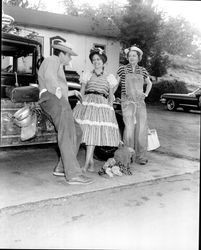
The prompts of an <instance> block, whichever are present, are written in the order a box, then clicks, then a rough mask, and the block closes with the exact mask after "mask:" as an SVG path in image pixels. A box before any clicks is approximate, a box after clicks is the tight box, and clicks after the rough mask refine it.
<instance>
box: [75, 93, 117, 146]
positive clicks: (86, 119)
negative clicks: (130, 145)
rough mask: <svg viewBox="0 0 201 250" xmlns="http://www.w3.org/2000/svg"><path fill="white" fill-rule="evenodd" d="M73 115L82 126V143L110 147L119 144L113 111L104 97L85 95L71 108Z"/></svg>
mask: <svg viewBox="0 0 201 250" xmlns="http://www.w3.org/2000/svg"><path fill="white" fill-rule="evenodd" d="M73 116H74V118H75V120H76V121H77V122H78V123H79V124H80V126H81V128H82V131H83V136H82V143H85V144H86V145H96V146H111V147H112V146H115V147H117V146H118V145H119V141H120V134H119V127H118V124H117V120H116V116H115V111H114V108H113V107H111V106H110V105H109V104H108V100H107V99H106V98H105V97H103V96H101V95H95V94H87V95H85V96H84V97H83V102H82V103H80V102H78V103H77V105H76V106H75V108H74V109H73Z"/></svg>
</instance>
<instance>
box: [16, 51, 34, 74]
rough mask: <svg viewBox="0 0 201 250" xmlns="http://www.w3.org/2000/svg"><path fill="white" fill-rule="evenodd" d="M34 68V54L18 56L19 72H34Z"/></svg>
mask: <svg viewBox="0 0 201 250" xmlns="http://www.w3.org/2000/svg"><path fill="white" fill-rule="evenodd" d="M32 68H33V54H32V53H30V54H28V55H26V56H21V57H18V58H17V73H19V74H20V73H23V74H32Z"/></svg>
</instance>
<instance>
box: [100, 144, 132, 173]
mask: <svg viewBox="0 0 201 250" xmlns="http://www.w3.org/2000/svg"><path fill="white" fill-rule="evenodd" d="M134 157H135V150H134V149H133V148H131V147H127V146H125V145H124V144H123V143H120V145H119V147H118V149H117V150H116V151H115V153H114V157H113V158H109V159H108V160H107V161H106V162H105V164H104V165H103V167H102V168H101V169H100V171H99V172H98V173H99V175H103V174H107V175H109V176H110V177H113V176H114V175H118V176H122V174H125V175H132V172H131V170H130V164H131V163H132V162H133V161H134Z"/></svg>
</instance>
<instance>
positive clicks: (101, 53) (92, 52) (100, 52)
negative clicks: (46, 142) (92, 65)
mask: <svg viewBox="0 0 201 250" xmlns="http://www.w3.org/2000/svg"><path fill="white" fill-rule="evenodd" d="M94 55H99V56H100V57H101V59H102V61H103V63H106V62H107V56H106V54H105V52H104V50H103V49H101V48H92V49H91V50H90V54H89V59H90V60H91V62H92V58H93V56H94Z"/></svg>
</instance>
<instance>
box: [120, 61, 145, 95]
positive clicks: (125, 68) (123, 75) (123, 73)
mask: <svg viewBox="0 0 201 250" xmlns="http://www.w3.org/2000/svg"><path fill="white" fill-rule="evenodd" d="M126 71H127V72H128V73H133V68H132V65H131V64H130V63H128V64H127V65H122V66H120V67H119V69H118V71H117V74H118V76H119V77H120V85H121V95H125V94H126V86H125V83H126ZM135 74H140V75H142V76H143V77H144V79H145V78H147V77H148V76H149V73H148V72H147V70H146V69H145V68H143V67H141V66H139V65H136V68H135Z"/></svg>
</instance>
